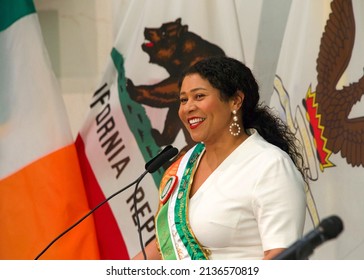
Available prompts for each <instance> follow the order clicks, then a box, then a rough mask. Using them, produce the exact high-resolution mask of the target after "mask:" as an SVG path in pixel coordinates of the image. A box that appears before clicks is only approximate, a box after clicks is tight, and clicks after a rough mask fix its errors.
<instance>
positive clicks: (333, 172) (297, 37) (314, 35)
mask: <svg viewBox="0 0 364 280" xmlns="http://www.w3.org/2000/svg"><path fill="white" fill-rule="evenodd" d="M363 27H364V5H363V2H362V1H356V0H353V1H351V0H332V1H315V0H307V1H293V2H292V5H291V10H290V14H289V18H288V22H287V26H286V30H285V35H284V39H283V43H282V48H281V54H280V57H279V61H278V67H277V71H276V77H275V81H274V93H273V95H272V99H271V105H272V106H274V107H275V108H276V109H277V110H278V112H279V113H280V115H281V117H282V118H284V119H285V120H286V121H287V123H288V124H289V125H290V127H291V129H292V131H293V132H295V134H296V136H297V137H298V138H299V139H300V140H301V143H302V144H303V152H304V156H305V160H306V163H307V166H308V170H307V175H308V177H309V185H310V190H309V191H308V192H307V193H308V205H309V207H310V208H309V209H310V210H311V212H310V214H312V215H311V218H313V220H314V221H315V222H317V221H318V218H319V216H320V217H321V218H325V217H326V216H330V215H333V214H334V215H338V216H339V217H341V219H342V220H343V223H344V231H343V233H342V234H341V235H340V236H339V237H338V239H337V240H335V241H334V242H331V243H330V244H327V245H326V244H325V246H322V248H318V249H317V250H316V251H315V254H314V256H313V258H317V259H320V258H324V259H362V258H363V252H364V247H363V238H362V235H361V234H358V232H363V231H364V225H363V223H362V215H363V214H362V213H363V212H364V206H363V203H362V202H361V199H360V198H361V197H363V195H364V188H363V182H364V172H363V171H364V170H363V168H364V137H363V135H364V119H363V115H364V107H363V105H362V104H363V103H362V100H361V99H362V96H363V94H364V77H363V66H364V56H363V47H364V30H363ZM315 206H316V207H317V208H315ZM316 210H317V211H316ZM318 213H319V214H320V215H318ZM311 227H312V225H310V227H308V229H311Z"/></svg>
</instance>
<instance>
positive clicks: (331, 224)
mask: <svg viewBox="0 0 364 280" xmlns="http://www.w3.org/2000/svg"><path fill="white" fill-rule="evenodd" d="M319 227H320V228H321V230H322V234H323V235H324V236H325V237H326V239H332V238H335V237H336V236H338V235H339V233H341V232H342V230H343V229H344V225H343V222H342V220H341V219H340V218H339V217H338V216H330V217H328V218H326V219H324V220H322V222H321V223H320V225H319Z"/></svg>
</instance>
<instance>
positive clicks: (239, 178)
mask: <svg viewBox="0 0 364 280" xmlns="http://www.w3.org/2000/svg"><path fill="white" fill-rule="evenodd" d="M305 208H306V199H305V193H304V181H303V179H302V176H301V174H300V173H299V172H298V171H297V169H296V167H295V165H294V164H293V162H292V160H291V159H290V157H289V156H288V155H287V154H286V153H285V152H283V151H282V150H280V149H279V148H277V147H276V146H274V145H271V144H270V143H268V142H267V141H265V140H264V139H263V138H262V137H261V136H260V135H259V134H258V133H257V132H256V131H255V130H253V134H252V135H251V136H249V137H248V139H247V140H245V141H244V142H243V143H242V144H241V145H240V146H239V147H238V148H237V149H236V150H235V151H234V152H233V153H232V154H230V155H229V157H228V158H227V159H226V160H225V161H224V162H223V163H221V164H220V166H219V167H218V168H217V169H216V170H215V171H214V172H213V173H212V174H211V176H210V177H209V178H208V179H207V180H206V181H205V182H204V184H203V185H202V186H201V187H200V188H199V189H198V191H197V192H196V193H195V194H194V195H193V197H192V198H191V199H190V201H189V222H190V226H191V228H192V230H193V232H194V234H195V236H196V238H197V239H198V240H199V242H200V244H202V246H203V247H204V248H206V249H208V250H209V251H210V252H211V255H210V256H209V258H210V259H220V260H221V259H250V260H252V259H261V258H263V254H264V251H266V250H270V249H274V248H287V247H289V245H291V244H292V243H293V242H294V241H296V240H297V239H299V238H301V237H302V233H303V227H304V223H305V213H306V211H305Z"/></svg>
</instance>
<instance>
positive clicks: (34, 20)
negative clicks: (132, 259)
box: [0, 0, 99, 260]
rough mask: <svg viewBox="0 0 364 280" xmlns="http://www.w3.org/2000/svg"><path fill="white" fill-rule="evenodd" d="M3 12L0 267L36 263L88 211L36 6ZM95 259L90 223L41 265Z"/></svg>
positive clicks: (11, 3)
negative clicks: (28, 261)
mask: <svg viewBox="0 0 364 280" xmlns="http://www.w3.org/2000/svg"><path fill="white" fill-rule="evenodd" d="M0 7H1V9H0V61H1V66H0V220H1V223H0V259H10V260H12V259H35V258H36V257H37V256H38V255H39V254H40V252H41V251H42V250H43V249H45V248H46V246H47V245H48V244H50V242H51V241H52V240H54V239H55V238H56V237H57V236H58V235H59V234H61V233H62V232H63V231H64V230H66V229H67V228H68V227H70V226H71V225H72V224H73V223H74V222H76V221H77V220H78V219H79V218H81V217H82V216H83V215H85V214H86V213H88V211H89V207H88V202H87V198H86V193H85V189H84V186H83V181H82V176H81V173H80V167H79V163H78V158H77V151H76V148H75V145H74V141H73V138H72V135H71V131H70V127H69V123H68V118H67V115H66V111H65V107H64V104H63V99H62V96H61V95H60V90H59V88H58V84H57V80H56V78H55V76H54V74H53V72H52V68H51V65H50V62H49V59H48V56H47V51H46V49H45V46H44V43H43V38H42V33H41V30H40V26H39V22H38V17H37V13H36V10H35V6H34V4H33V1H30V0H0ZM98 258H99V251H98V244H97V240H96V234H95V227H94V222H93V218H92V217H90V218H89V219H87V220H85V221H84V222H83V223H82V224H80V225H79V226H78V227H76V228H74V229H73V230H72V231H71V232H69V233H68V234H66V235H64V236H63V238H62V239H59V240H58V242H56V243H54V244H53V246H51V247H50V248H49V249H48V250H47V251H45V252H44V254H43V255H42V256H41V258H40V259H98Z"/></svg>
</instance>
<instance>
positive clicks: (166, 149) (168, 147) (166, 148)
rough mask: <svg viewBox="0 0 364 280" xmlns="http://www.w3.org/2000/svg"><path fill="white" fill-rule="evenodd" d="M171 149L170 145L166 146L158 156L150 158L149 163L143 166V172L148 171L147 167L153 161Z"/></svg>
mask: <svg viewBox="0 0 364 280" xmlns="http://www.w3.org/2000/svg"><path fill="white" fill-rule="evenodd" d="M171 148H173V147H172V145H168V146H166V147H165V148H164V149H163V150H162V151H161V152H159V154H158V155H156V156H155V157H154V158H152V159H151V160H150V161H148V162H147V163H146V164H145V166H144V167H145V170H148V167H149V165H150V164H151V163H152V162H153V161H155V160H156V159H157V158H158V157H160V155H162V154H163V153H164V152H166V151H168V150H169V149H171Z"/></svg>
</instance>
